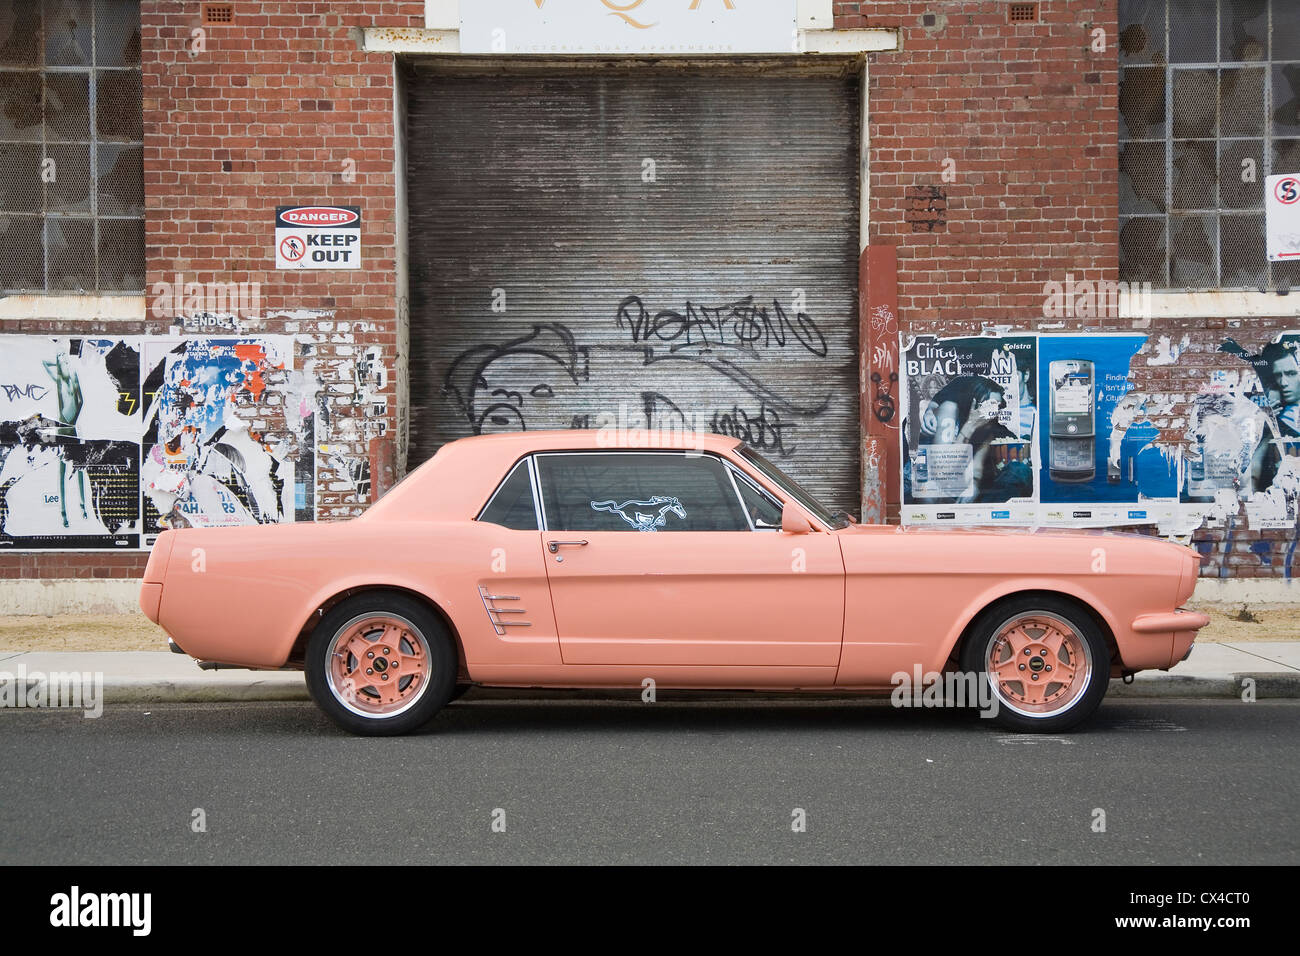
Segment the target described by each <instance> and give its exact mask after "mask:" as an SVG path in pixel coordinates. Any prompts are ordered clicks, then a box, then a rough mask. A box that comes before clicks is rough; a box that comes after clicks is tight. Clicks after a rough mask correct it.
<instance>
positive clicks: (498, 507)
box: [478, 459, 538, 531]
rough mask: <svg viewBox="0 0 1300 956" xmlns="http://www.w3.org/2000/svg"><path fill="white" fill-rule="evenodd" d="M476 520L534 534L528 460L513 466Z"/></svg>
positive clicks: (534, 512)
mask: <svg viewBox="0 0 1300 956" xmlns="http://www.w3.org/2000/svg"><path fill="white" fill-rule="evenodd" d="M478 520H479V521H490V522H492V524H499V525H502V526H503V527H506V528H510V529H512V530H514V531H537V530H538V528H537V508H536V507H535V505H534V503H533V481H532V477H531V476H530V475H529V474H528V460H527V459H524V460H523V461H521V462H519V464H517V465H515V467H514V468H513V469H512V470H511V472H510V474H509V475H507V476H506V480H505V481H503V482H501V486H500V487H499V488H497V490H496V494H494V495H493V496H492V500H491V501H489V502H488V503H487V507H486V508H484V509H483V513H482V514H480V515H479V516H478Z"/></svg>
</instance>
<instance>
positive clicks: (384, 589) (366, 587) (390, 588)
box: [285, 584, 468, 681]
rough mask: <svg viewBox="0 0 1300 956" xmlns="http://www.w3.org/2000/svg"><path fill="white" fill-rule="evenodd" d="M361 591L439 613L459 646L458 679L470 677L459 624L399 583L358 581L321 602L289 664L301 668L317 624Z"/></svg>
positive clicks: (297, 639)
mask: <svg viewBox="0 0 1300 956" xmlns="http://www.w3.org/2000/svg"><path fill="white" fill-rule="evenodd" d="M360 594H400V595H401V596H403V597H408V598H411V599H413V600H415V601H418V602H419V603H420V604H422V605H423V606H424V607H426V608H428V610H429V611H430V612H431V613H433V614H435V615H437V617H438V619H439V620H440V621H442V623H443V625H445V626H446V628H447V633H448V634H450V635H451V637H452V641H453V642H454V644H455V645H456V670H457V678H456V679H457V680H458V681H459V680H462V679H465V678H466V677H467V674H468V670H467V666H466V663H465V660H466V659H465V645H464V643H463V641H462V640H461V636H460V632H459V631H458V630H457V629H456V624H455V622H454V621H452V619H451V616H450V615H449V614H448V613H447V612H446V611H445V610H444V609H443V608H442V607H441V605H439V604H438V602H437V601H435V600H434V599H433V598H431V597H430V596H429V595H427V594H425V593H424V592H422V591H418V590H416V589H415V588H409V587H403V586H401V585H396V584H357V585H351V586H349V587H346V588H344V589H342V590H340V591H338V592H337V593H335V594H333V595H331V596H330V597H328V598H326V599H325V600H324V601H321V602H320V603H319V604H318V605H317V607H316V609H315V610H313V611H312V612H311V614H309V615H308V616H307V619H306V620H305V621H303V623H302V627H300V628H299V629H298V634H297V636H296V637H295V638H294V641H293V645H292V647H291V648H290V649H289V656H288V659H287V660H286V661H285V666H286V667H296V668H299V669H301V668H302V667H303V666H304V664H305V661H306V656H307V642H308V641H309V640H311V636H312V634H313V633H314V632H315V630H316V626H317V624H319V623H320V620H321V618H322V617H324V616H325V615H326V614H328V613H329V611H330V610H331V609H333V608H334V607H336V606H337V605H339V604H341V603H342V602H343V601H346V600H348V599H349V598H353V597H356V596H357V595H360Z"/></svg>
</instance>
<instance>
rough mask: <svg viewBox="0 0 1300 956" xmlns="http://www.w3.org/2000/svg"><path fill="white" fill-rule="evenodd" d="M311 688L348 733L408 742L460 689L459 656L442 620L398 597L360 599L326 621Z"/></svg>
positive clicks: (314, 648)
mask: <svg viewBox="0 0 1300 956" xmlns="http://www.w3.org/2000/svg"><path fill="white" fill-rule="evenodd" d="M305 670H306V677H307V687H308V690H310V692H311V696H312V698H313V699H314V700H315V701H316V703H317V704H318V705H319V706H320V708H321V710H323V711H325V713H326V715H328V716H329V718H330V719H331V720H333V721H334V722H335V723H336V724H338V725H339V726H340V727H342V728H343V729H344V730H347V731H350V732H351V733H354V734H362V735H364V736H391V735H395V734H404V733H407V732H408V731H411V730H414V729H415V728H417V727H420V726H422V725H423V724H425V723H427V722H428V721H429V719H430V718H432V717H433V715H434V714H436V713H437V712H438V711H439V710H440V709H441V708H442V707H443V705H444V704H446V703H447V701H448V699H449V698H450V697H451V694H452V691H453V690H454V689H455V686H456V652H455V649H454V648H453V646H452V641H451V637H450V635H449V634H448V633H447V629H446V628H445V627H444V626H443V624H442V622H441V621H440V620H438V618H437V616H436V615H434V614H433V613H431V612H430V611H429V609H428V608H426V607H424V606H423V605H422V604H420V603H419V602H417V601H414V600H412V599H411V598H409V597H405V596H403V595H398V594H359V595H357V596H356V597H353V598H349V599H347V600H346V601H343V602H341V603H340V604H339V605H338V606H336V607H334V608H333V609H331V610H330V611H329V613H327V614H326V615H325V616H324V617H323V618H321V620H320V623H319V624H317V625H316V630H315V631H313V632H312V636H311V640H310V641H308V643H307V658H306V668H305Z"/></svg>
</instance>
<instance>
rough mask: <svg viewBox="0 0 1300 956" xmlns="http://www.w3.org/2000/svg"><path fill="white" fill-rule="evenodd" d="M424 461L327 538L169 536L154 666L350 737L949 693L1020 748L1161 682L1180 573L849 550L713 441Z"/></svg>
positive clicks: (754, 465) (834, 518)
mask: <svg viewBox="0 0 1300 956" xmlns="http://www.w3.org/2000/svg"><path fill="white" fill-rule="evenodd" d="M630 444H631V442H629V441H624V440H621V439H620V440H615V439H612V438H611V437H610V435H609V434H606V433H605V432H602V431H595V430H589V431H581V430H574V431H562V432H520V433H516V434H507V435H490V436H479V437H473V438H466V439H462V440H459V441H453V442H450V443H448V444H446V445H444V446H443V447H442V448H441V449H440V450H439V451H438V453H437V454H436V455H435V456H434V457H433V458H432V459H430V460H429V461H428V462H426V463H424V464H423V465H422V466H420V467H419V468H417V469H415V470H414V471H412V472H411V473H410V474H409V475H408V476H407V477H406V478H405V479H403V480H402V481H401V482H399V483H398V484H397V485H396V486H395V487H394V488H393V489H392V490H390V491H389V492H388V493H387V494H386V495H384V496H383V497H381V498H380V499H379V500H378V501H377V502H376V503H375V504H374V505H372V506H371V507H370V509H369V510H368V511H366V512H365V513H364V514H363V515H361V516H360V517H358V518H354V519H352V520H349V521H342V522H322V523H311V524H309V523H300V524H284V525H254V526H245V527H235V528H206V529H205V528H195V529H179V530H169V531H165V532H163V533H162V534H161V535H160V536H159V538H158V539H157V542H156V543H155V545H154V547H153V552H152V554H151V555H150V558H149V562H148V567H147V569H146V571H145V575H144V582H143V584H142V587H141V592H140V605H141V607H142V609H143V610H144V612H145V614H146V615H148V617H149V619H150V620H152V621H154V622H156V623H158V624H159V625H161V626H162V628H163V629H164V630H165V631H166V632H167V634H168V635H169V638H170V639H171V642H172V644H173V650H179V651H180V652H181V653H185V654H189V655H190V656H192V657H194V658H196V659H198V660H199V661H201V662H212V663H216V664H221V665H230V666H237V667H247V668H267V669H280V668H296V669H302V670H304V671H305V672H306V681H307V687H308V689H309V690H310V693H311V695H312V697H313V699H314V700H315V701H316V703H317V704H318V705H319V706H320V708H321V709H322V710H324V711H325V713H326V714H328V715H329V716H330V717H331V718H332V719H333V720H334V721H335V722H336V723H338V724H339V725H340V726H342V727H343V728H345V729H346V730H349V731H352V732H354V733H358V734H376V735H377V734H399V733H404V732H407V731H410V730H412V729H414V728H416V727H419V726H421V725H423V724H425V723H426V722H427V721H429V719H430V718H431V717H433V715H434V714H436V713H437V712H438V711H439V709H441V708H442V707H443V706H444V705H446V704H447V703H448V702H449V701H451V700H453V699H455V697H457V696H459V694H461V693H463V692H464V691H465V690H466V689H467V688H469V687H471V686H474V685H483V686H492V687H514V688H537V687H545V688H628V689H637V690H640V689H642V688H644V687H647V686H650V683H649V682H651V681H652V682H653V686H654V687H655V688H656V689H660V690H662V689H672V688H696V689H721V690H728V689H746V690H757V691H801V692H807V693H809V694H818V693H821V694H827V693H834V694H837V695H838V694H844V693H853V692H861V693H864V694H872V693H875V694H882V693H892V692H893V691H895V690H896V689H897V688H898V686H899V681H900V675H908V676H910V675H913V674H916V675H918V676H919V675H921V674H934V675H936V676H937V675H940V674H953V675H959V674H960V675H970V676H972V679H977V680H978V681H980V682H987V683H984V684H981V689H982V690H985V691H989V692H990V693H991V697H990V700H995V701H996V718H997V720H998V722H1000V723H1001V724H1002V725H1004V726H1007V727H1011V728H1014V729H1016V730H1021V731H1061V730H1065V729H1068V728H1070V727H1072V726H1074V725H1076V724H1078V723H1079V722H1080V721H1082V720H1084V719H1085V718H1087V717H1088V716H1089V715H1090V714H1092V713H1093V712H1094V711H1095V710H1096V709H1097V706H1098V705H1099V704H1100V702H1101V699H1102V697H1103V696H1104V695H1105V693H1106V689H1107V686H1108V684H1109V681H1110V679H1111V678H1114V677H1127V676H1128V675H1131V674H1132V673H1134V672H1137V671H1140V670H1144V669H1149V668H1159V669H1168V668H1170V667H1172V666H1173V665H1175V664H1177V663H1178V662H1179V661H1181V660H1183V659H1184V658H1185V657H1186V656H1187V654H1188V653H1189V652H1190V650H1191V646H1192V641H1193V640H1194V638H1195V636H1196V632H1197V630H1198V629H1199V628H1201V627H1203V626H1204V625H1205V624H1207V623H1208V618H1207V617H1206V616H1205V615H1202V614H1199V613H1196V612H1193V611H1188V610H1182V609H1180V608H1181V605H1183V604H1184V602H1186V601H1187V600H1188V598H1189V597H1190V596H1191V594H1192V590H1193V588H1194V586H1195V584H1196V578H1197V569H1198V566H1199V562H1200V558H1199V555H1198V554H1197V553H1196V552H1195V551H1193V550H1192V549H1190V548H1185V547H1181V546H1179V545H1177V544H1172V543H1169V542H1165V541H1161V540H1159V539H1156V538H1152V537H1148V536H1142V535H1135V534H1110V533H1103V532H1082V531H1073V530H1065V531H1060V532H1045V531H1042V530H1028V529H1026V530H1022V531H1016V530H1008V529H1004V528H997V529H951V530H950V529H934V528H917V527H906V528H904V527H899V526H893V525H861V524H856V523H854V522H853V521H852V519H851V518H849V517H848V516H846V515H844V514H842V513H831V512H828V511H827V510H826V509H825V508H824V507H823V506H822V505H820V504H819V503H818V502H817V501H816V499H815V498H813V496H812V495H810V494H809V493H808V492H807V491H805V490H804V489H803V488H802V487H801V486H800V485H798V484H797V483H796V482H795V481H793V480H792V479H791V478H789V477H787V476H786V475H785V474H783V473H782V472H781V471H780V470H779V469H778V468H777V467H776V466H774V465H773V464H771V463H770V462H768V461H767V460H766V459H765V458H764V457H763V456H762V455H760V454H759V453H758V452H757V451H755V450H753V449H751V448H749V447H747V446H745V445H743V444H742V443H740V442H739V441H737V440H736V439H734V438H726V437H722V436H720V435H691V436H683V435H680V434H679V435H671V434H670V435H669V436H668V437H666V438H660V439H658V440H656V439H655V436H653V435H652V434H648V435H647V436H646V441H644V442H640V441H638V442H637V447H627V446H628V445H630Z"/></svg>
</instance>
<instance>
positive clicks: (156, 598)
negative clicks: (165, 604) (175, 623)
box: [140, 581, 163, 624]
mask: <svg viewBox="0 0 1300 956" xmlns="http://www.w3.org/2000/svg"><path fill="white" fill-rule="evenodd" d="M162 589H163V586H162V585H161V584H151V583H149V582H148V581H146V582H145V583H144V584H141V585H140V610H142V611H144V616H145V617H147V618H148V619H149V620H151V621H153V622H154V623H155V624H157V623H158V609H159V608H160V607H161V606H162Z"/></svg>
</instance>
